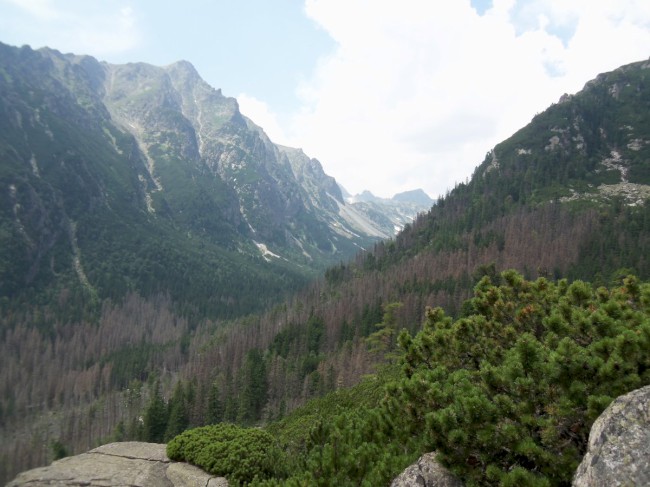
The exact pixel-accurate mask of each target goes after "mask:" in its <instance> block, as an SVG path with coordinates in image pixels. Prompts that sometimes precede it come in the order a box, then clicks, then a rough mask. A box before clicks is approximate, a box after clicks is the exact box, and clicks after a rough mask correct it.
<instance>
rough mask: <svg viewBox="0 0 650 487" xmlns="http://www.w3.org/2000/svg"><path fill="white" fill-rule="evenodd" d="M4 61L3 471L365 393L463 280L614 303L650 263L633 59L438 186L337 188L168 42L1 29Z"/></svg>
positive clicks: (646, 146) (643, 111)
mask: <svg viewBox="0 0 650 487" xmlns="http://www.w3.org/2000/svg"><path fill="white" fill-rule="evenodd" d="M0 74H1V76H0V88H1V89H0V93H1V95H0V113H1V114H2V116H1V117H0V124H1V126H0V134H2V135H1V137H0V155H1V157H2V163H1V164H0V195H1V196H0V197H1V198H2V206H1V210H2V212H1V213H0V225H1V226H0V247H1V248H2V255H1V256H0V286H1V287H0V289H1V290H2V294H1V295H0V337H1V340H0V370H1V371H2V373H1V374H0V390H1V391H2V395H1V396H0V397H1V398H2V399H1V400H0V435H1V437H2V438H3V439H4V440H5V441H3V442H2V447H1V450H0V479H2V480H7V479H10V478H13V476H15V474H16V473H17V472H18V471H20V470H24V469H27V468H31V467H33V466H36V465H42V464H46V463H49V462H50V461H51V460H52V459H53V458H54V457H55V456H56V455H57V454H60V453H61V447H62V448H63V449H64V450H65V453H67V454H74V453H79V452H82V451H86V450H88V449H90V448H93V447H95V446H97V445H99V444H102V443H107V442H111V441H122V440H130V439H137V440H146V441H156V442H167V441H170V440H171V439H172V438H174V437H175V436H176V435H178V434H179V433H181V432H182V431H184V430H185V429H186V428H189V427H197V426H202V425H205V424H214V423H224V422H225V423H237V424H239V425H242V426H260V425H263V426H269V428H271V429H272V428H273V427H274V425H276V426H277V424H281V423H279V422H281V421H282V420H283V419H284V418H289V420H291V418H293V417H292V416H291V413H292V411H295V410H296V408H298V407H300V406H301V405H304V404H309V403H308V401H310V400H314V399H317V398H321V397H323V396H325V395H326V394H328V393H332V394H336V391H341V401H342V402H341V405H342V406H341V407H343V405H344V404H347V403H345V401H346V400H345V399H343V397H344V396H345V395H346V394H348V393H349V394H354V392H344V391H355V389H348V388H350V387H355V386H356V387H361V388H363V387H367V388H368V389H370V390H371V391H372V392H370V393H368V395H369V397H372V398H376V397H377V396H375V394H377V395H381V394H382V392H381V391H380V390H379V389H378V388H376V387H373V386H368V385H367V384H368V383H367V382H365V383H364V382H362V383H361V384H362V385H361V386H358V384H359V383H360V381H361V379H362V378H363V377H367V376H370V377H380V379H378V381H381V382H382V384H383V381H384V379H383V378H382V377H384V376H383V375H382V374H387V375H389V376H391V374H395V373H396V372H395V370H396V369H395V368H394V369H391V368H390V364H393V366H394V365H395V364H396V363H398V359H397V357H398V355H399V353H401V352H403V351H404V350H405V349H404V346H405V345H404V344H403V343H401V342H400V343H398V338H397V337H398V335H399V332H400V331H401V330H402V329H405V330H407V332H408V334H409V335H410V336H412V337H416V336H418V337H419V338H417V340H424V342H423V343H425V342H426V340H425V339H424V338H422V335H417V333H418V331H420V330H421V328H422V324H423V323H426V322H437V321H436V320H438V321H444V320H443V318H442V317H441V315H440V316H439V315H435V316H434V315H432V314H431V313H432V312H431V310H432V309H437V308H438V307H440V308H444V310H445V312H446V313H447V315H448V316H449V317H450V318H451V317H453V319H454V320H456V319H461V318H467V317H470V316H474V315H475V314H476V313H475V312H476V311H477V308H476V307H477V306H478V304H477V302H476V299H478V297H477V296H475V292H477V289H479V287H480V286H481V285H480V284H479V283H481V282H483V285H482V286H483V287H485V288H487V286H488V284H487V283H486V282H485V281H481V279H485V278H489V279H491V280H492V281H491V282H493V283H494V284H495V285H497V283H501V285H502V286H504V288H503V289H501V290H500V291H499V292H507V291H506V287H507V286H514V287H516V286H517V285H522V286H544V284H543V283H544V281H539V280H538V279H543V280H548V282H552V283H553V284H552V285H550V284H549V287H550V288H552V289H555V287H554V286H557V289H564V288H563V287H562V286H565V284H561V282H562V281H563V280H565V279H566V280H568V281H566V282H567V284H566V286H568V285H569V284H568V282H574V281H575V282H580V281H589V282H591V283H592V286H593V293H592V291H591V290H590V291H589V293H587V291H585V293H586V294H585V296H587V295H589V298H588V299H590V300H597V299H598V297H597V292H598V291H597V289H598V288H599V286H603V287H604V288H607V289H611V292H610V294H608V295H607V296H608V298H607V299H611V300H612V303H613V302H614V301H616V300H617V299H619V298H618V297H617V296H619V294H617V293H620V292H623V291H620V290H619V291H617V289H619V288H620V287H621V286H623V283H627V284H625V286H628V287H629V286H630V285H631V284H630V283H633V282H635V281H630V280H629V278H628V277H627V276H628V274H635V275H636V276H637V277H638V279H640V280H642V281H647V280H648V279H650V261H649V260H648V257H647V256H648V255H650V212H649V211H648V197H649V195H650V191H649V189H648V188H650V143H648V141H650V125H649V122H648V119H647V113H649V112H650V90H649V89H648V87H649V86H650V84H648V80H647V77H648V75H649V74H650V64H649V63H648V62H647V61H643V62H639V63H635V64H631V65H628V66H623V67H621V68H619V69H617V70H615V71H613V72H610V73H604V74H602V75H600V76H599V77H598V78H597V79H595V80H593V81H591V82H589V83H587V84H586V85H585V88H584V89H583V90H582V91H580V92H578V93H576V94H574V95H571V96H567V97H562V99H561V100H560V101H559V102H558V103H556V104H554V105H552V106H551V107H549V108H548V109H547V110H546V111H544V112H542V113H539V114H537V115H535V117H533V118H532V120H531V122H530V124H528V125H527V126H525V127H523V128H521V130H519V131H517V132H516V133H515V134H513V135H512V137H510V138H508V139H507V140H504V141H503V142H501V143H499V144H497V145H496V146H495V147H494V148H493V149H492V150H491V151H490V152H489V153H488V154H486V157H485V159H484V161H482V162H480V163H479V164H478V165H477V167H476V169H475V171H474V174H473V175H472V177H471V179H470V180H468V181H467V182H465V183H459V184H457V185H456V187H454V188H453V189H452V190H450V191H449V192H448V194H446V195H444V196H441V197H440V198H438V199H437V200H436V201H431V200H429V199H428V197H426V195H424V196H425V198H423V195H422V194H420V193H419V192H412V193H410V194H408V193H407V194H402V195H396V196H395V198H393V199H391V200H382V199H381V198H376V197H374V196H372V195H371V194H361V195H356V196H354V197H353V196H352V195H348V194H346V193H345V192H344V191H343V190H342V189H341V188H340V186H339V185H338V184H337V182H336V181H335V179H334V178H332V177H330V176H328V175H327V174H325V172H324V171H323V169H322V166H321V164H320V163H319V162H318V160H316V159H313V158H310V157H309V156H307V155H306V154H304V153H303V152H302V151H301V150H300V149H293V148H287V147H283V146H277V145H275V144H273V143H272V142H271V141H270V139H269V138H268V137H267V136H266V135H265V134H264V131H263V129H262V128H260V127H258V126H257V125H255V124H254V123H253V122H252V121H251V120H248V119H247V118H246V117H244V116H243V115H241V113H240V112H239V110H238V107H237V102H236V100H234V99H232V98H227V97H224V96H223V95H222V94H221V93H220V91H219V90H215V89H213V88H211V87H210V86H209V85H207V84H206V83H205V82H204V81H202V80H201V79H200V77H199V75H198V73H196V71H195V70H194V69H193V67H192V66H191V65H190V64H189V63H186V62H180V63H176V64H174V65H171V66H167V67H164V68H160V67H154V66H150V65H145V64H143V63H134V64H128V65H120V66H112V65H107V64H106V63H101V62H99V61H97V60H95V59H93V58H90V57H87V56H75V55H63V54H61V53H59V52H57V51H53V50H51V49H42V50H38V51H33V50H31V49H29V48H26V47H23V48H15V47H11V46H6V45H0ZM508 269H514V270H515V271H516V272H517V273H520V278H516V277H513V274H512V273H510V274H508V273H505V274H502V272H503V271H506V270H508ZM508 276H510V277H508ZM522 276H523V277H522ZM625 279H628V281H625ZM523 280H530V281H531V282H533V281H534V280H538V281H535V282H536V284H531V283H528V284H517V283H521V282H524V281H523ZM526 282H528V281H526ZM540 283H541V284H540ZM617 286H618V287H617ZM579 287H580V285H579V284H576V285H575V289H576V290H575V292H576V293H578V288H579ZM623 287H624V286H623ZM481 289H483V288H481ZM535 289H537V288H535ZM590 289H591V288H590ZM644 289H645V288H644ZM479 290H480V289H479ZM544 290H545V289H542V288H541V287H540V288H539V294H540V296H542V295H543V291H544ZM485 292H487V291H485ZM531 292H532V291H531ZM553 292H554V293H555V294H553V296H556V295H558V294H561V292H560V291H559V290H557V291H553ZM562 292H565V290H564V291H562ZM608 292H609V291H608ZM479 294H480V293H479ZM481 296H482V295H481ZM522 296H523V297H522V298H521V299H522V303H523V304H521V307H520V308H521V309H523V308H525V306H526V305H527V304H530V303H528V302H526V299H528V298H527V297H526V296H525V292H524V291H522ZM639 296H640V295H639ZM472 297H474V298H476V299H475V301H472V302H469V301H467V300H468V299H469V298H472ZM540 299H548V300H550V299H551V298H543V297H542V298H540ZM585 299H587V298H586V297H585ZM602 299H603V300H605V298H602ZM621 299H622V298H621ZM635 299H636V298H635ZM639 299H641V298H639ZM605 301H606V300H605ZM632 301H633V300H631V301H630V302H632ZM595 302H596V301H594V303H595ZM603 302H604V301H603ZM617 302H618V301H617ZM472 303H473V304H472ZM621 303H623V304H620V303H619V304H620V306H627V304H625V303H627V301H625V300H622V301H621ZM639 303H641V301H639ZM532 304H534V305H536V303H532ZM628 304H629V303H628ZM578 305H580V306H582V303H578ZM646 305H647V303H646ZM517 306H518V305H517ZM549 306H550V305H549ZM558 306H560V305H559V304H558ZM608 306H610V307H611V306H615V305H614V304H610V305H608ZM617 306H618V305H617ZM520 308H517V309H518V310H521V309H520ZM641 308H642V305H641V304H639V305H638V306H637V307H636V308H634V309H633V310H631V311H630V313H632V312H634V313H637V311H638V310H639V309H641ZM580 309H581V310H584V309H587V310H588V309H589V307H588V306H587V308H580ZM608 309H609V308H608ZM585 312H586V311H585ZM638 312H639V313H640V311H638ZM473 313H474V314H473ZM634 316H637V315H634ZM644 316H645V315H642V314H640V315H639V316H638V320H637V321H634V320H632V321H631V322H630V324H629V326H630V327H632V328H633V327H634V326H637V325H638V326H647V316H645V317H644ZM636 319H637V318H635V320H636ZM643 320H645V321H643ZM518 323H519V322H518ZM540 323H541V322H540ZM635 323H636V324H635ZM522 326H523V325H522ZM531 326H532V325H531ZM540 326H541V325H540ZM568 326H569V325H567V327H568ZM626 326H627V325H626ZM640 329H641V328H639V330H640ZM643 329H644V330H645V328H643ZM527 330H528V329H522V330H519V331H518V335H517V337H519V336H520V335H522V334H525V333H526V331H527ZM504 333H505V332H504ZM639 335H641V332H640V331H639ZM539 336H540V337H541V336H542V334H541V332H540V334H539ZM544 337H546V336H545V335H544ZM465 338H467V340H466V341H465V342H463V341H462V340H461V339H460V338H459V339H458V341H457V342H454V346H455V347H457V350H456V349H455V350H456V352H457V353H458V354H459V356H460V355H461V354H462V353H464V349H462V346H463V345H462V344H463V343H470V342H471V337H465ZM546 338H547V337H546ZM546 338H544V339H546ZM413 339H414V340H415V338H413ZM404 340H406V339H404ZM486 340H487V338H486ZM549 340H551V342H552V338H549ZM513 341H516V340H515V339H514V338H513ZM505 342H507V340H506V341H505ZM553 343H554V342H553ZM418 346H422V347H424V348H426V343H425V344H424V345H423V344H422V343H420V344H419V345H418ZM505 346H506V344H505V343H504V347H505ZM522 346H523V345H522ZM640 346H641V345H640ZM400 347H401V348H400ZM553 350H555V349H553ZM400 351H401V352H400ZM452 359H453V357H450V358H449V360H452ZM413 360H414V361H415V359H413ZM418 360H419V359H418ZM440 360H447V359H444V358H442V359H440ZM414 363H415V362H414ZM495 363H496V362H495ZM386 364H388V368H382V367H386ZM496 366H497V365H495V367H496ZM499 366H500V365H499ZM639 367H640V368H639V371H637V372H638V373H637V372H635V374H637V376H638V378H639V381H638V382H640V383H645V382H647V380H648V374H647V370H645V375H644V372H643V370H642V369H643V367H644V366H639ZM635 370H636V369H635ZM504 373H505V372H504ZM461 374H462V373H461ZM391 377H392V376H391ZM372 380H373V379H370V381H371V383H372ZM386 382H390V380H389V379H386ZM632 382H634V381H632ZM364 384H365V385H364ZM635 384H636V383H635ZM621 389H624V387H623V386H621ZM404 391H406V392H404ZM404 391H402V392H403V393H404V394H407V392H408V390H407V389H404ZM326 397H327V398H329V399H326V400H332V399H331V398H332V397H336V396H332V395H330V396H326ZM603 404H604V401H603ZM603 404H601V403H600V402H599V403H598V407H599V408H600V407H601V406H602V407H604V405H603ZM330 407H331V408H332V409H333V410H336V407H337V406H336V405H334V406H331V405H330ZM345 407H347V406H345ZM368 407H370V405H368ZM393 407H396V406H395V404H394V403H393ZM594 407H595V406H594ZM601 409H602V408H601ZM351 414H357V412H353V413H351ZM358 414H361V413H358ZM368 417H371V416H368ZM364 418H365V417H364ZM366 420H367V421H369V423H367V424H370V425H372V424H373V423H372V422H371V420H368V419H367V418H365V419H360V420H359V421H360V422H361V424H366V423H365V422H364V421H366ZM310 426H312V425H310ZM299 427H302V428H305V425H302V426H299ZM323 427H324V428H325V429H324V431H325V430H328V428H329V429H330V430H333V429H335V428H336V427H335V426H333V425H329V426H328V425H325V426H323ZM306 429H309V428H306ZM328 431H329V430H328ZM581 434H584V431H583V430H581ZM323 435H324V436H323V438H325V437H326V434H325V432H323ZM323 441H325V440H323ZM436 441H437V440H436ZM53 445H54V446H57V448H54V447H53ZM456 454H459V453H458V452H457V451H454V452H451V453H449V457H450V458H452V457H453V455H456ZM401 460H403V459H400V461H401ZM387 461H388V460H387ZM389 463H390V462H389ZM474 474H475V473H474ZM474 474H472V473H470V475H474Z"/></svg>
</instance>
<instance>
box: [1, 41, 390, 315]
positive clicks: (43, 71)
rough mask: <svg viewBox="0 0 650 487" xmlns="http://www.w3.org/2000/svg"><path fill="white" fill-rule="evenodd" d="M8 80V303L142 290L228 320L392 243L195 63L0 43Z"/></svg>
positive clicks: (4, 89)
mask: <svg viewBox="0 0 650 487" xmlns="http://www.w3.org/2000/svg"><path fill="white" fill-rule="evenodd" d="M0 73H1V76H0V113H1V114H2V120H1V121H0V129H2V130H1V133H0V154H2V166H1V167H0V195H1V196H0V197H1V198H2V210H1V211H0V226H1V228H2V232H0V245H1V246H2V248H3V249H4V252H3V253H2V255H1V256H0V284H1V285H0V296H2V297H5V298H11V299H12V303H14V304H15V303H16V299H19V298H20V299H25V300H27V299H29V300H32V301H33V300H34V299H36V298H37V299H38V300H40V301H41V302H43V303H52V302H56V301H57V300H58V297H59V296H60V295H61V293H63V295H65V296H69V297H67V298H66V300H64V301H66V306H65V308H66V309H73V308H78V307H79V305H80V304H81V307H82V308H83V307H86V308H92V307H93V306H95V305H94V304H93V303H97V304H98V303H99V302H100V301H101V300H102V299H104V298H117V299H119V298H120V297H122V296H124V294H125V293H126V292H128V291H137V292H139V293H140V294H143V295H147V296H149V295H153V294H156V293H170V294H171V297H172V298H173V300H174V301H175V302H177V303H179V304H181V305H182V306H185V307H187V305H189V306H191V307H197V308H199V309H202V310H204V311H202V312H201V313H206V312H207V313H208V314H209V315H212V316H233V315H235V314H240V313H246V312H250V311H252V310H254V309H260V308H261V307H262V306H264V305H265V303H269V302H270V301H272V300H275V299H277V298H278V296H280V295H282V294H283V293H285V292H287V291H288V290H291V289H295V288H296V287H298V286H301V285H303V284H304V283H305V282H306V280H307V279H308V278H311V277H313V276H314V275H315V273H316V272H318V271H320V270H322V269H323V268H324V267H325V266H326V265H328V264H330V263H334V262H339V261H341V260H345V259H347V258H348V257H350V256H352V255H353V254H354V253H355V252H357V251H358V249H360V248H363V247H365V246H368V245H371V244H372V242H374V241H376V240H377V239H378V238H385V237H386V236H388V235H386V234H385V233H384V232H383V231H381V230H379V229H378V228H376V226H375V225H374V224H373V223H372V222H370V221H368V220H367V219H366V218H365V217H363V215H357V214H356V213H355V211H354V210H353V209H351V208H348V207H347V205H346V203H345V201H344V200H343V198H342V197H341V194H340V192H339V191H338V187H337V185H336V183H335V181H334V180H333V179H332V178H330V177H329V176H327V175H325V173H324V172H323V170H322V167H321V166H320V163H319V162H318V161H317V160H315V159H310V158H308V157H307V156H305V155H304V154H303V153H302V152H301V151H299V150H296V149H290V148H283V147H279V146H276V145H275V144H273V143H272V142H271V141H270V140H269V139H268V137H267V136H266V134H265V133H264V132H263V130H262V129H261V128H260V127H258V126H256V125H255V124H254V123H253V122H252V121H250V120H248V119H247V118H245V117H244V116H242V115H241V113H240V112H239V108H238V105H237V102H236V100H234V99H233V98H227V97H224V96H223V95H222V94H221V92H220V91H219V90H215V89H213V88H212V87H210V86H209V85H208V84H207V83H205V82H204V81H203V80H202V79H201V78H200V76H199V75H198V73H197V72H196V71H195V70H194V68H193V67H192V66H191V64H189V63H187V62H178V63H175V64H172V65H170V66H167V67H163V68H161V67H155V66H151V65H147V64H143V63H134V64H126V65H110V64H107V63H100V62H98V61H97V60H95V59H94V58H92V57H89V56H75V55H71V54H67V55H63V54H61V53H59V52H58V51H55V50H51V49H48V48H44V49H41V50H38V51H33V50H31V49H30V48H29V47H27V46H26V47H23V48H20V49H19V48H14V47H10V46H6V45H1V44H0ZM350 212H352V213H353V214H354V215H355V217H354V218H348V216H347V214H348V213H350ZM233 284H235V285H234V286H233ZM71 299H72V300H73V301H74V302H75V303H76V304H74V305H73V301H71ZM84 303H85V304H84ZM12 305H13V304H12ZM60 311H61V312H64V310H63V309H61V310H60Z"/></svg>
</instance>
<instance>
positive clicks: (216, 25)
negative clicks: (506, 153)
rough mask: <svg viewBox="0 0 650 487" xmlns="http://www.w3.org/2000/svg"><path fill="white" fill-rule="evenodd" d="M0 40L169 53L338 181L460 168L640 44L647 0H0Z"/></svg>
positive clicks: (458, 178) (124, 57)
mask: <svg viewBox="0 0 650 487" xmlns="http://www.w3.org/2000/svg"><path fill="white" fill-rule="evenodd" d="M0 42H4V43H6V44H11V45H15V46H21V45H24V44H27V45H30V46H31V47H32V48H34V49H36V48H39V47H43V46H48V47H51V48H54V49H58V50H59V51H61V52H64V53H66V52H73V53H75V54H90V55H92V56H94V57H96V58H97V59H99V60H102V61H107V62H109V63H116V64H121V63H127V62H146V63H150V64H154V65H158V66H164V65H167V64H171V63H173V62H175V61H178V60H181V59H184V60H187V61H190V62H191V63H192V64H193V65H194V66H195V67H196V69H197V71H198V72H199V74H200V75H201V76H202V77H203V79H205V80H206V81H207V82H208V83H209V84H210V85H212V86H213V87H214V88H220V89H221V90H222V92H223V94H224V95H226V96H231V97H235V98H237V100H238V102H239V105H240V109H241V111H242V113H243V114H244V115H246V116H248V117H249V118H250V119H252V120H253V121H254V122H255V123H256V124H257V125H260V126H261V127H262V128H263V129H264V130H265V131H266V133H267V134H268V135H269V137H270V138H271V140H273V141H274V142H276V143H279V144H283V145H288V146H291V147H300V148H302V149H303V150H304V152H305V153H306V154H307V155H308V156H310V157H313V158H316V159H318V160H319V161H320V162H321V164H322V165H323V167H324V169H325V172H326V173H327V174H329V175H330V176H333V177H335V178H336V180H337V181H338V182H339V183H340V184H342V185H343V186H344V187H345V188H346V189H347V190H348V191H349V192H350V193H352V194H356V193H359V192H361V191H363V190H369V191H371V192H372V193H373V194H375V195H377V196H382V197H391V196H392V195H393V194H395V193H398V192H401V191H406V190H411V189H416V188H422V189H424V190H425V191H426V192H427V193H428V194H429V195H430V196H431V197H432V198H437V197H438V196H439V195H444V194H445V193H446V192H447V191H448V190H450V189H452V188H453V187H454V185H455V184H456V183H459V182H463V181H466V180H467V179H468V178H470V177H471V175H472V172H473V171H474V169H475V167H476V166H478V165H479V164H480V163H481V162H482V161H483V159H484V158H485V154H486V153H487V152H488V151H490V150H491V149H492V148H493V147H494V146H495V145H496V144H497V143H499V142H501V141H502V140H504V139H506V138H508V137H509V136H510V135H512V134H513V133H514V132H516V131H517V130H518V129H519V128H521V127H523V126H525V125H526V124H527V123H528V122H530V120H531V119H532V118H533V116H534V115H535V114H537V113H539V112H542V111H543V110H545V109H546V108H548V106H550V105H551V104H552V103H555V102H557V101H558V100H559V98H560V97H561V96H562V95H563V94H564V93H569V94H571V93H576V92H577V91H579V90H580V89H581V88H582V87H583V86H584V84H585V83H586V82H587V81H589V80H591V79H593V78H595V77H596V75H598V74H599V73H602V72H606V71H611V70H613V69H616V68H617V67H619V66H621V65H624V64H628V63H631V62H635V61H641V60H645V59H648V57H649V56H650V1H648V0H444V1H443V0H400V1H399V2H398V1H397V0H393V1H388V0H273V1H270V0H183V1H182V2H181V1H178V2H174V1H171V0H0Z"/></svg>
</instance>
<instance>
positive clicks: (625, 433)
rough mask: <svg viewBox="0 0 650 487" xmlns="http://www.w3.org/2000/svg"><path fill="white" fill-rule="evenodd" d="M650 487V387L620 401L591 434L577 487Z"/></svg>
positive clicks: (610, 408)
mask: <svg viewBox="0 0 650 487" xmlns="http://www.w3.org/2000/svg"><path fill="white" fill-rule="evenodd" d="M601 485H602V486H607V487H616V486H640V485H650V386H646V387H643V388H641V389H637V390H636V391H632V392H630V393H629V394H625V395H624V396H621V397H619V398H617V399H616V400H615V401H614V402H612V404H610V405H609V407H608V408H607V409H606V410H605V411H604V412H603V414H601V415H600V417H599V418H598V419H597V420H596V422H595V423H594V425H593V427H592V428H591V432H590V433H589V446H588V448H587V454H586V455H585V457H584V459H583V460H582V463H581V464H580V466H579V467H578V470H577V471H576V474H575V476H574V478H573V486H574V487H593V486H601Z"/></svg>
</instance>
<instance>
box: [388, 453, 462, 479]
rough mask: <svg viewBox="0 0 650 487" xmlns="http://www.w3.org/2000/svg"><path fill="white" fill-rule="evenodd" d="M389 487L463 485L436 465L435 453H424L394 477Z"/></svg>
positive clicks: (443, 468) (444, 469) (440, 466)
mask: <svg viewBox="0 0 650 487" xmlns="http://www.w3.org/2000/svg"><path fill="white" fill-rule="evenodd" d="M390 487H463V483H462V482H461V481H460V480H458V479H457V478H456V477H454V476H453V475H452V474H451V473H450V472H449V471H448V470H447V469H446V468H445V467H443V466H442V465H440V464H439V463H438V461H437V460H436V454H435V453H425V454H424V455H422V456H421V457H420V458H419V460H418V461H417V462H416V463H414V464H413V465H411V466H409V467H408V468H407V469H406V470H404V472H402V473H401V474H400V475H399V476H398V477H396V478H395V479H394V480H393V481H392V482H391V484H390Z"/></svg>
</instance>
